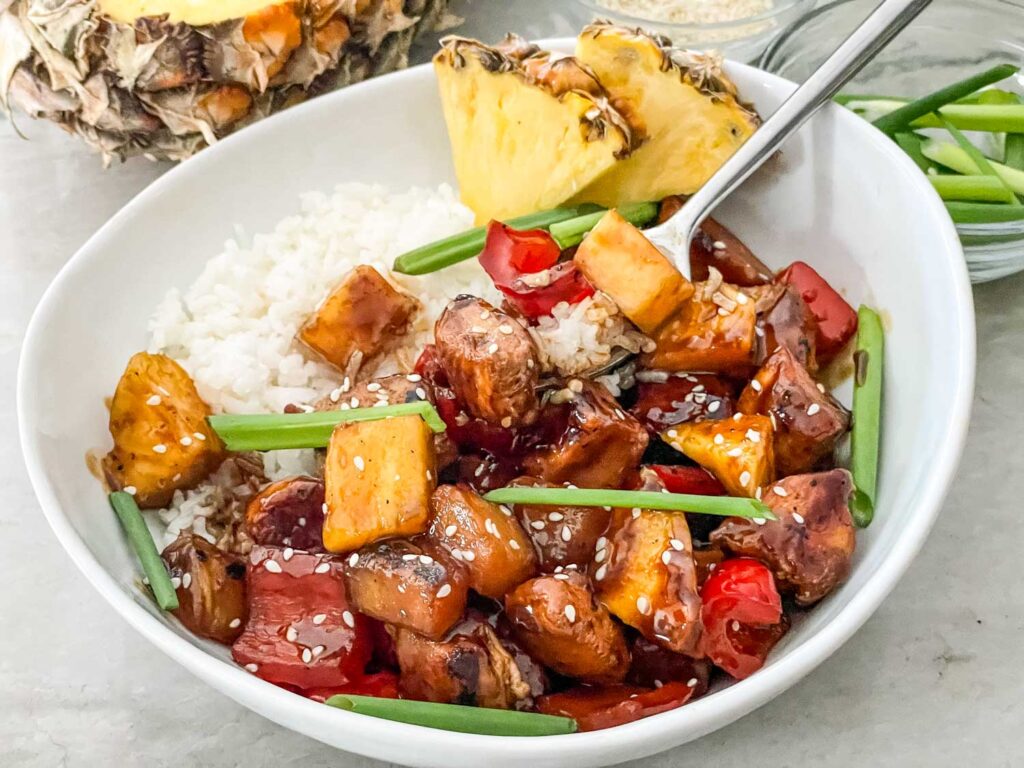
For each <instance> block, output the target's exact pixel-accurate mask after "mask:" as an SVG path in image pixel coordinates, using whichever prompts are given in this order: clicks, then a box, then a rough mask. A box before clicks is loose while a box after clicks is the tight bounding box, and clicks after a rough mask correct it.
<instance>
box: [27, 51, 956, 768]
mask: <svg viewBox="0 0 1024 768" xmlns="http://www.w3.org/2000/svg"><path fill="white" fill-rule="evenodd" d="M537 42H538V43H539V44H541V45H545V46H548V47H551V48H555V49H558V48H561V49H566V48H569V47H571V46H572V44H573V42H574V38H554V39H545V40H538V41H537ZM429 66H430V64H429V63H428V64H423V65H420V66H418V67H413V68H409V69H406V70H403V71H400V72H395V73H392V74H388V75H384V76H380V77H377V78H374V79H371V80H369V81H366V82H364V83H360V84H357V85H354V86H350V87H349V88H344V89H341V90H339V91H335V92H333V93H329V94H325V95H324V96H321V97H320V98H317V99H312V100H310V101H308V102H306V103H304V104H300V105H297V106H295V107H292V108H291V109H289V110H286V111H285V112H282V113H278V114H277V115H274V116H271V117H270V118H267V119H265V120H262V121H259V122H257V123H256V124H254V125H252V126H249V127H248V128H247V129H246V130H245V131H240V132H238V133H236V134H233V135H231V136H228V137H227V138H225V139H223V140H222V141H221V142H220V144H229V143H230V144H232V145H233V144H235V143H237V142H242V141H247V140H256V138H257V137H258V136H260V132H261V131H268V130H271V129H272V128H273V127H276V125H277V122H281V121H282V120H287V119H289V118H288V117H287V116H288V115H297V114H300V113H302V111H304V110H316V109H321V110H324V109H326V110H331V109H334V106H333V105H334V104H335V103H338V102H341V103H343V102H344V100H345V98H346V93H347V92H349V91H350V89H351V88H358V89H363V91H364V92H367V91H372V90H374V89H378V90H379V89H387V88H388V87H390V84H391V83H393V82H396V81H398V80H401V79H406V78H416V77H420V76H421V74H420V73H421V72H422V71H423V69H424V68H426V67H429ZM727 66H728V67H729V68H731V69H733V70H734V71H744V72H745V73H746V74H747V75H750V76H756V78H757V79H758V80H759V81H760V83H761V84H762V87H773V86H774V87H777V88H787V89H793V88H795V85H794V84H792V83H790V82H788V81H786V80H784V79H783V78H781V77H778V76H777V75H772V74H771V73H768V72H764V71H763V70H759V69H757V68H755V67H753V66H751V65H744V64H740V63H737V62H729V63H728V65H727ZM828 108H829V109H838V107H836V106H835V105H832V106H830V107H828ZM836 119H838V120H851V121H854V123H855V124H856V125H857V126H858V127H857V128H856V129H854V130H857V131H861V132H863V134H864V140H865V142H868V143H873V144H875V145H876V146H877V148H878V149H879V151H881V152H884V153H887V154H888V156H889V159H890V160H891V162H892V163H893V166H894V167H895V168H897V169H898V168H901V167H902V168H904V169H907V168H909V167H912V166H913V164H912V162H911V160H910V159H909V158H907V157H906V155H905V154H904V153H903V152H902V151H900V150H899V149H898V148H897V147H896V145H895V144H892V143H891V142H889V141H887V140H884V138H883V137H882V135H881V134H880V133H877V132H874V131H873V129H872V128H871V127H870V126H868V125H867V124H866V123H864V122H863V121H862V120H860V119H859V118H857V117H856V116H855V115H852V114H849V113H841V114H838V115H837V116H836ZM275 121H276V122H275ZM215 152H217V147H216V146H214V147H211V148H209V149H207V150H205V151H204V152H203V153H200V155H199V156H198V157H197V158H193V159H192V160H190V161H189V162H186V163H181V164H179V165H177V166H176V167H174V168H172V169H171V170H170V171H168V172H167V173H165V174H164V175H163V176H161V177H160V178H158V179H157V180H155V181H154V182H152V183H151V184H150V185H149V186H147V187H146V188H145V189H143V190H142V191H141V192H139V193H138V194H137V195H136V196H135V197H134V198H133V199H132V200H130V201H129V202H128V203H127V204H126V205H125V206H124V207H123V208H122V209H121V210H120V211H118V212H117V213H116V214H115V215H114V216H112V217H111V218H110V219H109V220H108V221H107V222H106V223H105V224H104V225H103V226H102V227H100V229H99V230H98V231H97V232H96V233H95V234H93V235H92V236H91V237H90V238H89V239H88V240H87V241H86V243H85V244H84V245H82V246H81V248H79V249H78V251H77V252H76V253H75V254H74V255H73V256H72V257H71V258H70V259H69V260H68V261H67V263H66V264H65V265H64V267H63V268H62V269H61V270H60V271H59V272H58V274H57V276H56V277H55V278H54V280H53V281H52V282H51V284H50V285H49V286H48V288H47V289H46V291H45V292H44V294H43V296H42V298H41V299H40V301H39V303H38V305H37V306H36V309H35V312H34V313H33V316H32V318H31V320H30V322H29V325H28V328H27V330H26V333H25V337H24V342H23V346H22V350H21V359H20V362H19V368H18V380H17V393H16V397H17V413H18V429H19V438H20V440H21V445H22V453H23V456H24V458H25V464H26V468H27V470H28V475H29V478H30V481H31V483H32V486H33V489H34V490H35V493H36V497H37V499H38V500H39V504H40V507H41V509H42V511H43V514H44V515H45V517H46V519H47V521H48V523H49V525H50V527H51V528H52V529H53V532H54V534H55V536H56V537H57V539H58V541H59V542H60V543H61V545H62V546H63V547H64V549H65V550H66V551H67V552H68V554H69V555H70V557H71V559H72V561H73V562H74V563H75V564H76V566H77V567H78V568H79V570H81V571H82V573H83V574H84V575H85V577H86V578H87V579H88V581H89V582H90V583H91V584H92V586H93V587H94V588H95V589H96V590H97V591H98V592H99V593H100V594H101V595H102V596H103V597H104V598H105V599H106V600H107V602H109V603H110V604H111V605H112V606H113V607H114V609H115V610H116V611H117V612H118V613H119V614H120V615H121V616H122V617H123V618H124V619H125V620H126V621H127V622H128V623H129V624H130V625H131V626H132V627H133V628H134V629H136V630H137V631H138V632H139V633H140V634H141V635H143V636H144V637H145V638H146V639H147V640H149V641H150V642H151V643H153V645H155V646H156V647H157V648H159V649H160V650H161V651H163V652H164V653H165V654H167V655H168V656H170V657H171V658H172V659H174V660H175V661H177V662H178V663H179V664H181V665H182V666H183V667H185V668H186V669H187V670H189V671H190V672H192V673H193V674H195V675H196V676H198V677H200V678H201V679H203V680H204V682H212V681H214V680H216V683H217V684H216V686H215V687H216V689H217V690H219V691H220V692H222V693H225V694H227V695H228V696H231V697H232V698H234V699H236V700H237V701H239V702H240V703H243V705H244V706H246V707H247V708H249V709H253V710H254V711H256V712H258V713H259V714H262V715H264V716H265V717H268V718H270V719H273V720H275V721H276V722H279V723H281V724H283V725H285V726H286V727H289V728H291V729H292V730H296V731H298V732H300V733H304V734H305V735H307V736H310V737H312V738H318V734H322V733H324V732H331V731H334V732H337V733H346V732H348V733H359V734H360V735H361V736H362V737H363V739H364V741H363V744H365V743H373V744H375V745H382V746H381V749H383V748H384V747H383V745H394V744H412V743H417V744H419V745H420V746H421V748H423V749H425V750H436V751H438V752H439V753H442V752H447V753H448V754H452V753H453V751H454V750H459V751H466V753H467V754H477V755H479V756H480V757H481V759H483V758H484V757H485V756H491V757H492V758H493V757H495V756H501V755H504V756H505V758H506V759H508V757H509V756H510V755H512V754H514V755H515V763H516V764H523V765H526V764H529V763H537V764H543V763H544V762H545V761H547V762H548V763H550V760H551V758H552V756H558V755H561V756H565V757H569V756H571V757H574V758H576V759H581V760H586V761H587V762H588V764H593V765H597V764H607V763H608V762H612V761H618V760H625V759H630V758H639V757H643V756H647V755H649V754H653V753H655V752H658V751H661V750H662V749H667V748H670V747H671V746H673V745H678V744H679V743H681V742H682V740H680V741H676V742H672V743H671V744H669V743H668V741H671V738H672V737H671V734H672V733H673V731H674V730H676V726H677V725H678V726H681V725H682V724H683V723H685V724H686V727H687V731H688V733H689V734H690V735H689V739H693V738H697V737H699V736H701V735H704V734H707V733H710V732H712V731H714V730H717V729H718V728H720V727H724V726H725V725H728V724H729V723H731V722H733V721H735V720H737V719H739V718H740V717H742V716H743V715H745V714H747V713H749V712H751V711H753V710H754V709H756V708H758V707H760V706H762V705H764V704H765V703H767V702H768V701H770V700H771V699H773V698H775V697H776V696H777V695H779V694H780V693H781V692H783V691H784V690H786V689H787V688H789V687H791V686H792V685H793V684H795V683H796V682H798V681H799V680H800V679H802V678H803V677H804V676H806V675H807V674H808V673H809V672H811V671H812V670H813V669H814V668H815V667H817V666H818V665H819V664H821V663H822V662H823V661H824V660H825V659H827V658H828V657H829V656H830V655H831V654H832V653H834V652H835V651H836V650H838V649H839V648H840V647H841V646H842V645H843V644H844V643H845V642H846V641H847V640H848V639H849V638H850V637H851V636H852V635H853V634H854V632H856V631H857V630H858V629H859V628H860V627H861V626H862V625H863V624H864V622H865V621H866V620H867V619H868V618H869V617H870V616H871V614H872V613H874V611H875V610H876V609H877V608H878V606H879V605H880V604H881V602H882V600H883V599H884V598H885V597H886V595H888V593H889V592H890V591H891V590H892V588H893V587H894V586H895V585H896V583H897V581H898V580H899V578H900V577H901V576H902V575H903V573H904V572H905V571H906V569H907V568H908V567H909V565H910V563H911V561H912V560H913V558H914V556H915V555H916V554H917V552H918V551H919V550H920V548H921V546H922V545H923V543H924V541H925V539H926V537H927V535H928V533H929V531H930V530H931V528H932V525H933V524H934V522H935V519H936V518H937V516H938V513H939V510H940V508H941V504H942V501H943V499H944V497H945V495H946V492H947V490H948V488H949V486H950V484H951V482H952V480H953V477H954V475H955V470H956V467H957V464H958V462H959V459H960V456H961V454H962V450H963V447H964V444H965V441H966V436H967V428H968V421H969V415H970V408H971V402H972V399H973V388H974V374H975V333H974V331H975V325H974V312H973V298H972V294H971V289H970V283H969V281H968V276H967V269H966V265H965V262H964V260H963V256H962V251H961V249H960V244H959V239H958V238H957V234H956V230H955V228H954V227H953V224H952V222H951V221H950V220H949V218H948V216H946V214H945V209H944V208H943V207H942V203H941V200H940V199H939V197H938V195H937V194H936V193H935V192H934V190H933V189H932V187H931V185H930V184H928V182H927V180H926V179H925V178H924V176H923V175H921V174H918V175H920V178H919V179H917V178H916V176H911V177H908V178H913V179H914V181H911V182H909V183H911V184H916V186H917V187H918V191H919V192H920V198H921V210H922V211H923V212H925V215H928V216H930V217H931V218H932V219H934V224H935V226H936V227H937V229H938V230H939V232H940V234H941V237H942V240H943V241H944V242H945V244H946V246H947V247H946V248H945V249H944V250H943V253H941V254H939V253H934V254H932V258H933V259H934V264H933V268H934V271H935V273H936V274H938V273H942V274H944V275H945V280H946V282H947V283H948V284H949V285H950V286H951V289H952V291H953V293H954V295H955V299H956V301H955V304H954V306H953V307H950V312H951V313H953V314H954V315H955V318H956V328H958V329H959V331H960V332H959V333H958V334H957V337H956V338H953V339H949V342H950V343H949V346H948V347H947V353H948V355H949V358H948V359H949V361H950V363H951V368H950V371H949V377H951V378H952V379H953V380H954V381H955V387H954V390H953V391H954V392H956V393H957V397H956V399H955V401H953V402H950V403H949V411H948V419H947V421H946V425H945V432H944V434H943V436H942V438H941V439H940V440H938V441H937V445H936V449H935V453H934V455H933V457H932V459H933V460H932V469H931V471H930V477H931V478H932V479H933V480H934V482H931V483H926V484H925V487H924V489H923V491H922V496H921V499H920V500H919V502H920V503H919V505H918V507H917V509H916V510H915V513H914V516H913V517H912V518H911V519H910V520H909V521H908V523H907V524H906V528H905V530H904V531H903V532H902V534H901V535H900V536H899V538H898V539H897V540H896V541H895V542H894V543H893V546H892V550H891V551H890V553H889V554H888V556H887V557H886V559H885V560H884V561H883V562H882V563H881V565H880V567H879V568H878V569H877V570H876V571H875V572H874V573H872V574H871V575H870V576H869V577H868V580H867V581H866V582H865V584H864V586H863V587H862V588H861V589H860V590H859V591H858V592H856V593H855V594H853V595H852V596H851V598H850V600H849V603H848V604H847V605H846V606H844V607H843V608H842V609H841V611H840V612H839V613H838V615H837V616H836V617H835V618H834V619H833V620H832V621H830V622H829V623H828V624H826V625H825V626H823V627H821V628H820V629H819V630H818V631H816V632H815V633H814V634H813V635H811V636H810V637H808V638H807V639H806V640H804V641H803V642H802V643H801V644H800V650H799V652H796V653H791V654H787V655H786V656H784V657H783V658H781V659H779V660H777V661H775V662H773V663H772V664H770V665H769V666H767V667H765V668H764V669H762V670H760V671H759V672H758V674H756V675H753V676H752V677H750V678H748V679H746V680H742V681H739V682H737V683H735V684H733V685H731V686H729V687H728V688H726V689H724V690H721V691H718V692H716V693H715V694H714V695H712V696H708V697H706V698H702V699H699V700H697V701H695V702H693V703H691V704H688V705H687V706H685V707H680V708H678V709H675V710H672V711H669V712H665V713H662V714H660V715H657V716H654V717H649V718H646V719H643V720H639V721H636V722H633V723H629V724H626V725H622V726H618V727H616V728H611V729H607V730H603V731H594V732H588V733H576V734H569V735H561V736H549V737H545V738H542V739H537V738H529V737H508V736H504V737H501V736H481V735H472V734H463V733H455V732H451V731H443V730H436V729H432V728H426V727H421V726H416V725H408V724H403V723H396V722H391V721H386V720H378V719H376V718H372V717H362V716H360V715H357V714H355V713H352V712H346V711H343V710H338V709H334V708H331V707H326V706H324V705H322V704H319V703H316V702H314V701H311V700H309V699H305V698H303V697H300V696H296V695H295V694H292V693H290V692H288V691H285V690H283V689H281V688H278V687H277V686H274V685H272V684H271V683H267V682H264V681H263V680H260V679H259V678H257V677H255V676H254V675H251V674H250V673H248V672H246V671H245V670H243V669H242V668H241V667H238V666H237V665H235V664H233V663H231V662H229V661H225V660H223V659H221V658H218V657H217V656H215V655H213V654H211V653H208V652H207V651H206V650H204V649H203V648H201V647H199V646H198V645H195V644H193V643H191V642H189V641H188V640H186V639H185V638H183V637H181V636H179V635H178V634H177V633H175V632H174V630H172V629H171V627H170V626H167V625H165V624H164V623H163V622H162V621H160V620H159V619H158V618H157V617H156V616H155V615H153V614H151V613H150V612H149V611H148V610H146V608H144V607H143V606H142V605H141V604H139V603H137V602H136V601H135V600H134V599H133V598H132V597H131V596H130V595H129V594H128V593H127V592H125V591H123V589H122V587H121V585H120V584H119V583H118V582H117V581H116V580H115V579H114V577H113V576H112V575H111V574H110V573H109V572H108V571H107V570H106V569H105V568H104V567H103V565H102V564H101V563H100V562H99V560H98V559H97V558H96V556H95V555H94V554H93V553H92V551H91V550H90V549H89V547H88V545H87V544H86V543H85V541H84V539H83V538H82V537H81V536H79V534H78V532H77V531H76V530H75V528H74V526H73V525H72V523H71V521H70V519H69V518H68V517H67V516H66V515H65V513H64V511H63V509H62V508H61V504H60V502H59V500H58V498H57V494H56V492H55V489H54V487H53V485H51V483H50V481H49V480H48V478H47V476H46V472H45V469H44V466H43V462H42V460H41V455H40V441H39V439H38V437H39V436H38V435H37V432H36V429H35V427H34V425H33V424H32V423H30V421H29V405H28V403H30V402H32V401H33V395H34V391H33V386H34V385H33V382H34V379H35V378H36V377H37V375H38V373H37V372H38V371H40V370H41V369H40V365H41V362H42V360H43V358H44V357H45V350H44V349H43V346H42V344H41V343H40V339H41V338H42V337H43V336H44V335H45V332H46V327H47V325H48V322H49V319H50V318H51V316H55V315H56V314H59V312H60V304H59V302H58V301H57V300H56V298H55V297H58V296H59V295H60V294H61V292H62V289H63V286H64V285H65V284H67V283H69V282H71V281H72V280H73V278H75V277H77V276H78V275H79V273H83V272H88V270H89V269H90V267H91V262H92V260H93V258H94V257H93V255H92V253H91V252H92V251H94V250H96V251H97V252H100V251H101V250H102V247H103V243H104V241H105V240H106V239H107V238H109V237H110V236H111V235H112V234H115V233H116V229H117V228H118V227H120V226H121V225H122V223H123V222H125V221H127V220H129V219H131V218H133V217H134V216H135V212H136V210H137V209H138V208H140V207H142V206H143V205H144V204H146V202H147V201H148V200H149V199H150V198H151V197H155V196H157V195H159V194H160V192H161V191H162V190H163V189H164V187H166V186H168V185H172V184H175V183H176V180H177V178H178V177H182V176H184V177H187V176H188V175H189V174H197V173H200V172H201V170H202V168H203V160H202V158H203V156H204V155H205V156H209V155H210V153H215ZM913 170H914V171H915V172H916V170H917V169H916V167H913ZM254 701H259V705H258V706H257V705H254V704H253V703H252V702H254ZM271 713H272V714H271ZM346 718H348V719H347V720H346ZM689 739H688V740H689ZM659 740H660V741H659ZM346 749H347V750H351V751H353V752H356V753H360V754H365V755H371V756H376V755H374V754H373V753H371V752H367V751H365V750H364V749H363V748H362V744H352V745H351V747H348V746H346ZM470 750H473V752H471V751H470ZM418 759H419V760H420V762H422V757H420V758H418ZM431 764H433V763H431Z"/></svg>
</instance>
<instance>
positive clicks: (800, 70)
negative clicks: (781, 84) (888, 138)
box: [758, 0, 1024, 283]
mask: <svg viewBox="0 0 1024 768" xmlns="http://www.w3.org/2000/svg"><path fill="white" fill-rule="evenodd" d="M877 5H878V0H836V1H835V2H830V3H827V4H825V5H822V6H820V7H818V8H816V9H814V10H812V11H810V12H809V13H807V15H806V16H804V17H803V18H802V19H800V20H799V21H797V22H796V23H795V24H794V25H792V26H791V27H790V28H789V29H787V30H786V31H785V32H783V34H781V35H779V36H778V37H777V38H776V39H775V40H774V41H773V42H772V43H771V44H770V45H769V46H768V48H767V49H766V50H765V52H764V54H763V55H762V56H761V58H760V60H759V61H758V65H759V66H760V67H761V68H762V69H766V70H768V71H769V72H774V73H775V74H777V75H781V76H782V77H785V78H788V79H790V80H794V81H796V82H802V81H803V80H805V79H806V78H807V76H808V75H810V74H811V73H812V72H813V71H814V70H815V69H817V67H818V66H820V65H821V63H822V62H823V61H824V60H825V59H826V58H827V57H828V55H829V54H830V53H831V52H832V51H833V50H835V49H836V48H837V47H838V46H839V44H840V43H841V42H842V41H843V40H844V39H846V37H847V35H849V34H850V32H852V31H853V30H854V28H855V27H856V26H857V25H858V24H859V23H860V22H861V21H863V20H864V18H866V17H867V15H868V14H869V13H870V12H871V10H872V9H873V8H874V7H875V6H877ZM1005 62H1009V63H1011V64H1019V65H1022V66H1024V0H969V2H964V0H934V2H933V3H932V4H931V5H930V6H929V7H928V8H927V9H926V10H925V11H924V13H922V14H921V16H920V17H918V18H917V19H916V20H915V21H914V22H913V23H912V24H911V25H910V26H909V27H908V28H907V29H905V30H904V31H903V32H902V33H900V35H899V36H898V37H897V38H896V39H895V40H894V41H893V42H892V43H890V44H889V46H888V47H887V48H886V49H885V50H884V51H882V53H881V54H880V55H879V56H878V57H877V58H876V59H875V60H874V61H873V62H871V64H869V65H868V66H867V67H866V68H865V70H864V71H863V72H862V73H861V74H860V75H859V76H858V77H857V78H856V79H855V80H854V81H853V83H851V84H850V85H848V86H847V87H846V88H845V89H844V90H845V91H846V92H847V93H864V94H886V95H888V94H892V95H895V96H908V97H914V96H921V95H923V94H925V93H929V92H931V91H934V90H935V89H936V88H939V87H941V86H943V85H946V84H948V83H951V82H954V81H956V80H959V79H961V78H964V77H967V76H968V75H972V74H976V73H978V72H981V71H982V70H984V69H986V68H988V67H990V66H994V65H996V64H1000V63H1005ZM1000 87H1001V88H1006V87H1007V85H1006V84H1002V85H1000ZM1009 87H1010V88H1012V89H1014V90H1017V91H1018V92H1020V93H1022V94H1024V76H1018V80H1017V83H1016V84H1015V85H1013V84H1011V85H1010V86H1009ZM947 138H948V137H947ZM957 231H959V233H960V239H961V241H962V242H963V245H964V253H965V256H966V258H967V266H968V269H969V271H970V273H971V280H972V281H973V282H975V283H983V282H987V281H989V280H996V279H998V278H1000V277H1006V276H1007V275H1011V274H1013V273H1015V272H1020V271H1024V221H1015V222H1008V223H1000V224H960V225H957Z"/></svg>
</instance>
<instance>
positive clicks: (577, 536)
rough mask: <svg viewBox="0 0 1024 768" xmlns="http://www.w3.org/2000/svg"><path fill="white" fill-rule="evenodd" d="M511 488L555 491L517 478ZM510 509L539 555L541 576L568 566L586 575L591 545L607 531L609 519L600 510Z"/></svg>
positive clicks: (522, 506)
mask: <svg viewBox="0 0 1024 768" xmlns="http://www.w3.org/2000/svg"><path fill="white" fill-rule="evenodd" d="M512 485H516V486H526V487H537V486H540V487H544V488H554V487H557V486H555V485H554V484H553V483H546V482H544V481H543V480H537V479H536V478H533V477H520V478H517V479H516V480H515V481H513V483H512ZM513 509H514V511H515V513H516V515H517V516H518V517H519V520H520V521H521V522H522V524H523V528H525V529H526V532H527V533H528V534H529V536H530V538H531V539H532V540H533V545H534V547H536V549H537V552H538V553H539V554H540V562H539V565H540V569H541V571H542V572H544V573H550V572H552V571H554V570H555V569H556V568H559V567H562V568H568V567H572V566H575V567H576V568H577V569H578V570H580V571H581V572H585V571H587V570H588V568H589V566H590V559H591V557H593V555H594V545H595V544H597V540H598V539H599V538H601V536H603V535H604V533H605V531H606V530H607V529H608V522H609V521H610V520H611V516H612V513H611V512H610V511H609V510H606V509H605V508H604V507H552V506H546V505H545V506H531V505H529V504H516V505H514V506H513Z"/></svg>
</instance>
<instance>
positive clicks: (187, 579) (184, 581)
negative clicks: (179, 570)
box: [181, 573, 192, 589]
mask: <svg viewBox="0 0 1024 768" xmlns="http://www.w3.org/2000/svg"><path fill="white" fill-rule="evenodd" d="M181 586H183V587H184V588H185V589H188V588H189V587H191V586H192V574H191V573H186V574H185V575H184V576H182V577H181Z"/></svg>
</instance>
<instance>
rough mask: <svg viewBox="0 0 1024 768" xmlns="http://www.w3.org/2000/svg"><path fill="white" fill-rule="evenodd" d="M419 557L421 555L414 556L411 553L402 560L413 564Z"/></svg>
mask: <svg viewBox="0 0 1024 768" xmlns="http://www.w3.org/2000/svg"><path fill="white" fill-rule="evenodd" d="M417 557H419V555H414V554H413V553H412V552H409V553H408V554H405V555H402V559H403V560H404V561H405V562H407V563H411V562H412V561H413V560H415V559H416V558H417Z"/></svg>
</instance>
